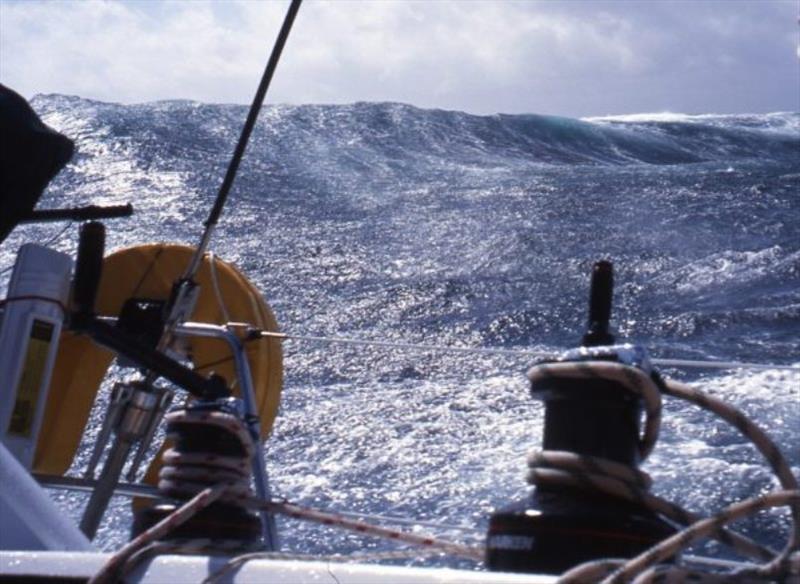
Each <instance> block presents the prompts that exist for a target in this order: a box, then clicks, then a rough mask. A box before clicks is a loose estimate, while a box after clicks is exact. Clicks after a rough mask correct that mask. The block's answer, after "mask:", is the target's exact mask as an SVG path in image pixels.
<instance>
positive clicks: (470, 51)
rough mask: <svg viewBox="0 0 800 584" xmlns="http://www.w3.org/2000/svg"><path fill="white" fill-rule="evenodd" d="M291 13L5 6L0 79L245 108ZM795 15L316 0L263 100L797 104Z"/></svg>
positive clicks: (555, 105) (629, 4) (137, 5)
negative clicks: (285, 20)
mask: <svg viewBox="0 0 800 584" xmlns="http://www.w3.org/2000/svg"><path fill="white" fill-rule="evenodd" d="M285 8H286V4H285V3H283V2H254V1H228V2H205V1H200V0H195V1H193V2H160V3H159V2H140V1H130V2H110V1H108V2H103V1H99V0H88V1H81V2H36V1H10V0H0V80H1V81H2V82H3V83H7V84H8V85H10V86H12V87H14V88H16V89H17V90H19V91H21V92H22V93H23V94H27V95H29V96H30V95H32V94H33V93H37V92H42V93H43V92H58V93H70V94H77V95H81V96H84V97H91V98H95V99H102V100H109V101H122V102H139V101H151V100H156V99H170V98H189V99H196V100H201V101H211V102H237V103H248V102H249V101H250V99H251V98H252V95H253V93H254V91H255V88H256V85H257V83H258V79H259V76H260V74H261V72H262V70H263V67H264V63H265V61H266V57H267V55H268V52H269V50H270V48H271V46H272V42H273V40H274V38H275V35H276V34H277V31H278V28H279V26H280V22H281V20H282V18H283V13H284V10H285ZM796 19H797V14H796V6H795V4H794V2H792V1H788V2H783V1H779V2H770V1H756V2H749V1H739V2H731V3H721V2H709V1H697V2H691V3H689V2H671V1H662V2H644V1H643V2H637V1H626V2H605V1H593V2H587V1H581V0H574V1H565V2H555V1H539V2H530V1H526V2H523V1H520V2H515V1H506V2H496V1H487V2H484V1H471V2H466V1H445V0H440V1H437V2H421V1H412V0H405V1H388V0H385V1H381V2H377V1H376V2H366V1H363V0H359V1H344V0H340V1H336V2H328V1H316V2H315V1H307V2H306V3H305V4H304V5H303V7H302V8H301V11H300V14H299V15H298V18H297V22H296V23H295V29H294V31H293V32H292V36H291V38H290V40H289V43H288V44H287V48H286V51H285V56H284V60H283V61H282V63H281V66H280V68H279V69H278V73H277V74H276V77H275V81H274V85H273V88H272V89H271V93H270V96H269V100H270V101H272V102H290V103H308V102H317V103H319V102H328V103H330V102H339V103H341V102H352V101H359V100H361V101H404V102H409V103H414V104H417V105H420V106H423V107H442V108H448V109H462V110H467V111H473V112H477V113H491V112H496V111H507V112H542V113H558V114H564V115H594V114H598V115H599V114H607V113H630V112H634V111H658V110H673V111H694V112H710V111H717V112H723V111H768V110H773V111H774V110H787V109H794V110H796V109H798V106H797V103H798V100H800V96H799V95H798V92H800V89H798V84H800V79H798V63H797V57H796V52H797V22H796Z"/></svg>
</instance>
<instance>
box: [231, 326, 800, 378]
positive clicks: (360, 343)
mask: <svg viewBox="0 0 800 584" xmlns="http://www.w3.org/2000/svg"><path fill="white" fill-rule="evenodd" d="M229 324H238V323H229ZM244 326H247V325H244ZM257 334H258V335H259V336H261V337H268V338H271V339H281V340H285V341H302V342H309V343H329V344H337V345H352V346H357V347H376V348H383V349H402V350H410V351H423V352H441V353H458V354H465V355H500V356H506V357H525V358H526V359H557V358H558V357H559V354H558V353H551V352H545V351H531V350H528V349H500V348H493V347H454V346H451V345H430V344H425V343H398V342H392V341H374V340H368V339H357V338H354V337H321V336H312V335H296V334H291V333H278V332H272V331H257ZM650 362H651V363H652V364H653V365H659V366H661V367H681V368H687V369H763V370H777V371H795V372H798V373H800V367H798V366H795V365H772V364H769V363H749V362H746V361H702V360H691V359H650Z"/></svg>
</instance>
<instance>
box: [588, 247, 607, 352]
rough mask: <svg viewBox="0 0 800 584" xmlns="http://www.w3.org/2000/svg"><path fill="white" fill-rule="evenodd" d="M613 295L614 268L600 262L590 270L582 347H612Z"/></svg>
mask: <svg viewBox="0 0 800 584" xmlns="http://www.w3.org/2000/svg"><path fill="white" fill-rule="evenodd" d="M613 295H614V266H613V265H612V264H611V262H609V261H606V260H601V261H599V262H597V263H596V264H595V265H594V267H593V268H592V286H591V291H590V292H589V328H588V330H587V331H586V334H585V335H583V346H584V347H598V346H601V345H613V344H614V335H612V334H611V332H610V330H609V328H610V324H609V323H610V321H611V301H612V298H613Z"/></svg>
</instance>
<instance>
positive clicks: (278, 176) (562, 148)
mask: <svg viewBox="0 0 800 584" xmlns="http://www.w3.org/2000/svg"><path fill="white" fill-rule="evenodd" d="M32 104H33V107H34V108H35V109H36V110H37V112H39V114H40V115H41V116H42V117H43V119H44V120H45V121H46V123H48V124H49V125H51V126H52V127H54V128H56V129H57V130H59V131H61V132H63V133H65V134H66V135H68V136H70V137H72V138H73V139H74V140H75V141H76V145H77V153H76V155H75V157H74V158H73V160H72V162H71V163H70V164H69V166H68V167H67V168H66V169H65V170H64V171H62V172H61V174H60V175H59V176H58V177H57V179H56V180H55V181H54V183H53V184H52V185H51V187H50V188H49V190H48V191H47V193H46V195H45V197H44V199H43V201H42V202H41V203H40V207H63V206H68V205H69V206H75V205H86V204H122V203H127V202H131V203H133V205H134V206H135V209H136V214H135V216H134V217H133V218H131V219H125V220H121V219H117V220H111V221H108V222H107V227H108V247H109V249H114V248H119V247H121V246H128V245H134V244H138V243H144V242H150V241H165V240H166V241H175V242H182V243H186V244H195V243H197V241H198V240H199V237H200V234H201V231H202V222H203V220H204V219H205V218H206V216H207V214H208V211H209V210H210V208H211V205H212V203H213V200H214V197H215V195H216V192H217V189H218V188H219V185H220V183H221V179H222V176H223V174H224V170H225V168H226V165H227V163H228V161H229V159H230V156H231V153H232V151H233V147H234V144H235V142H236V139H237V137H238V133H239V130H240V127H241V125H242V123H243V121H244V118H245V116H246V107H244V106H234V105H210V104H203V103H196V102H191V101H164V102H156V103H147V104H139V105H120V104H114V103H101V102H96V101H90V100H87V99H81V98H79V97H70V96H62V95H42V96H37V97H35V98H34V99H33V102H32ZM77 231H78V227H77V225H72V226H66V229H65V226H63V225H49V226H26V227H23V228H17V229H16V230H15V232H14V233H13V234H12V236H11V237H10V238H9V239H8V240H7V241H6V242H5V243H4V244H3V245H2V247H0V269H2V268H3V267H6V266H8V265H10V264H11V263H12V262H13V254H14V253H15V251H16V249H17V247H18V246H19V245H20V244H21V243H23V242H25V241H31V240H35V241H39V242H46V241H51V242H52V245H53V246H54V247H56V248H58V249H61V250H65V251H71V252H72V251H74V250H75V248H76V240H77ZM212 249H213V250H214V251H215V252H216V253H217V254H218V255H219V256H221V257H222V258H223V259H225V260H228V261H230V262H233V263H235V264H236V265H237V266H238V267H239V268H240V269H241V270H242V271H243V272H244V273H245V274H246V275H247V276H248V277H249V278H250V279H251V280H252V281H253V282H255V283H256V284H257V285H258V286H259V288H260V289H261V290H263V293H264V295H265V297H266V298H267V300H268V302H269V303H270V305H271V306H272V308H273V310H274V312H275V314H276V316H277V318H278V321H279V323H280V326H281V328H282V330H284V331H285V332H289V333H294V334H299V335H318V336H337V337H356V338H359V339H370V340H377V341H389V342H401V343H424V344H433V345H452V346H458V347H497V348H508V349H527V350H532V351H537V350H541V351H560V350H563V349H567V348H570V347H573V346H575V345H576V344H577V343H578V342H579V341H580V338H581V335H582V333H583V332H584V327H585V321H586V311H587V298H588V284H589V273H590V270H591V266H592V264H593V263H594V262H595V261H597V260H600V259H609V260H611V261H613V262H614V266H615V273H616V283H617V284H616V290H615V301H614V319H615V330H616V332H617V335H618V338H619V339H620V340H630V341H632V342H636V343H640V344H643V345H645V346H646V347H647V348H648V349H650V351H651V354H652V355H653V356H656V357H662V358H665V357H675V358H687V359H721V360H726V361H729V360H740V361H749V362H760V363H773V364H781V365H800V114H798V113H796V112H792V113H773V114H759V115H679V114H653V115H647V114H644V115H634V116H622V117H609V118H594V119H581V120H579V119H570V118H561V117H552V116H540V115H494V116H474V115H469V114H466V113H462V112H455V111H442V110H425V109H419V108H416V107H412V106H409V105H403V104H397V103H356V104H353V105H331V106H326V105H304V106H284V105H279V106H267V107H265V108H264V110H263V111H262V113H261V116H260V119H259V122H258V125H257V128H256V130H255V133H254V134H253V138H252V141H251V143H250V145H249V147H248V150H247V153H246V155H245V158H244V161H243V163H242V166H241V168H240V172H239V175H238V177H237V180H236V184H235V186H234V188H233V191H232V193H231V197H230V200H229V202H228V205H227V207H226V209H225V212H224V214H223V216H222V220H221V223H220V225H219V228H218V230H217V231H216V233H215V235H214V239H213V243H212ZM7 279H8V272H7V271H6V272H5V273H4V274H2V281H0V285H2V286H5V284H6V282H7ZM532 363H533V360H532V359H531V358H529V357H519V356H517V357H513V356H486V355H468V354H449V353H446V352H425V351H409V350H404V349H399V348H395V349H386V348H358V347H351V346H339V345H328V344H325V345H323V344H314V343H302V342H297V341H293V342H286V343H285V386H284V389H283V395H282V406H281V412H280V415H279V417H278V419H277V421H276V425H275V427H274V431H273V434H272V436H271V437H270V438H269V440H268V441H267V443H266V461H265V462H266V465H267V468H268V470H269V474H270V478H271V481H272V485H273V489H274V491H275V495H276V496H279V497H285V498H287V499H289V500H292V501H295V502H297V503H300V504H305V505H311V506H315V507H320V508H323V509H329V510H347V511H356V512H362V513H367V514H377V515H391V516H396V517H405V518H413V519H416V520H420V521H425V522H431V523H435V524H437V525H441V527H439V528H431V527H428V526H425V527H423V526H404V528H405V529H411V530H414V531H417V532H423V531H429V530H431V529H433V531H434V532H435V533H436V534H437V535H438V536H440V537H444V538H448V539H452V540H456V541H462V542H467V543H479V542H480V541H481V538H482V537H483V532H484V530H485V528H486V525H487V521H488V517H489V515H490V513H491V511H492V510H493V509H495V508H498V507H501V506H503V505H505V504H506V503H508V502H510V501H512V500H515V499H518V498H520V497H522V496H524V495H525V493H526V492H527V489H528V487H527V485H526V484H525V481H524V474H525V455H526V453H527V451H529V450H530V449H532V448H535V447H537V446H538V445H539V444H540V439H541V431H542V412H543V410H542V405H541V404H540V403H538V402H535V401H533V400H532V399H531V398H530V396H529V393H528V384H527V381H526V371H527V369H528V368H529V367H530V366H531V364H532ZM664 373H665V374H666V375H668V376H672V377H674V378H676V379H680V380H684V381H688V382H690V383H692V384H694V385H696V386H697V387H699V388H701V389H703V390H705V391H708V392H711V393H712V394H714V395H716V396H718V397H721V398H724V399H726V400H728V401H730V402H731V403H733V404H735V405H736V406H738V407H739V408H741V409H742V410H744V411H745V412H746V413H747V414H748V415H749V416H751V417H752V418H753V419H755V420H756V421H757V422H758V423H760V424H761V425H763V426H764V427H766V428H767V429H768V431H769V432H770V434H771V435H772V437H773V438H774V439H775V441H776V442H777V443H778V444H779V445H781V447H782V449H783V452H784V454H785V455H786V456H787V457H788V459H789V461H790V464H791V465H792V467H793V469H794V472H795V474H796V475H798V474H800V405H799V404H800V375H798V373H796V372H786V371H779V370H771V371H749V370H724V371H718V370H684V369H668V370H665V371H664ZM106 391H107V388H105V389H104V390H103V393H101V398H100V402H102V401H103V400H104V399H105V392H106ZM100 415H101V410H100V408H99V407H98V408H96V411H95V413H94V415H93V418H92V421H91V422H90V424H91V428H90V430H92V431H96V428H97V424H98V420H99V417H100ZM92 435H93V432H90V433H89V437H88V438H87V439H86V440H85V441H84V447H83V449H82V451H81V453H79V456H78V459H77V461H76V464H75V465H74V468H73V472H74V473H75V474H77V473H79V472H80V470H81V467H82V465H84V464H85V461H86V458H87V451H88V448H89V447H90V446H91V440H92V438H91V436H92ZM645 470H647V472H649V473H650V474H651V475H652V477H653V479H654V483H655V486H654V491H655V492H656V493H657V494H659V495H662V496H665V497H667V498H670V499H672V500H674V501H676V502H677V503H679V504H681V505H684V506H686V507H687V508H689V509H691V510H694V511H697V512H701V513H708V512H711V511H713V510H717V509H720V508H722V507H724V506H726V505H728V504H730V503H732V502H735V501H737V500H740V499H743V498H747V497H751V496H754V495H758V494H763V493H765V492H767V491H769V490H771V489H773V488H775V486H776V482H775V479H774V478H773V477H772V475H771V474H770V472H769V471H768V470H767V469H766V467H765V466H764V464H763V461H762V460H761V458H760V457H759V455H758V454H757V453H756V452H755V450H754V449H753V448H752V447H751V446H750V445H749V444H748V443H747V442H746V440H745V439H743V438H742V437H741V436H740V435H739V434H738V433H737V431H736V430H734V429H732V428H730V427H728V426H727V425H725V424H724V423H722V422H719V421H717V420H716V419H715V418H714V417H713V416H711V415H709V414H707V413H704V412H701V411H699V410H698V409H697V408H695V407H693V406H690V405H688V404H685V403H679V402H675V401H671V400H668V401H667V403H666V416H665V420H664V425H663V429H662V435H661V439H660V442H659V445H658V447H657V448H656V451H655V453H654V454H653V455H652V456H651V457H650V459H648V461H647V462H646V464H645ZM52 494H53V496H54V498H56V499H57V500H58V501H59V504H60V505H62V506H63V507H64V508H65V509H66V510H67V512H68V513H70V514H72V515H73V516H75V517H79V516H80V512H81V508H82V505H83V504H84V503H85V497H83V496H82V495H74V494H70V495H67V494H64V493H61V492H56V491H53V492H52ZM128 518H129V512H128V501H127V500H125V499H119V500H116V499H115V501H114V503H113V505H112V511H111V513H110V517H109V518H108V520H107V521H106V522H105V523H104V524H103V526H102V528H101V531H100V535H99V539H98V541H99V542H100V544H101V546H103V547H104V548H107V549H110V548H114V547H117V546H119V545H120V544H121V543H122V542H124V541H125V540H126V538H127V529H128ZM788 525H789V520H788V514H787V513H785V512H783V511H774V512H770V513H764V514H762V515H760V516H758V517H757V518H756V519H753V520H747V521H743V522H741V523H740V524H739V527H740V528H741V530H742V531H743V532H745V533H747V534H748V535H750V536H753V537H756V538H757V539H759V540H761V541H763V542H766V543H769V544H770V545H773V546H781V545H782V543H783V541H784V538H785V536H786V533H787V530H788ZM279 527H280V531H281V539H282V546H283V549H284V550H287V551H296V552H304V553H312V554H329V553H334V552H343V553H347V552H350V551H355V550H389V549H395V544H392V543H387V542H382V541H377V540H373V539H370V538H365V537H363V536H354V535H350V534H346V533H342V532H338V531H333V530H330V529H324V528H320V527H317V526H314V525H310V524H304V523H300V522H297V521H293V520H287V521H284V520H280V523H279ZM462 527H466V529H461V528H462ZM457 528H458V529H457ZM702 551H703V552H704V553H714V554H719V555H722V556H726V557H731V556H729V554H727V552H725V551H724V550H720V549H718V548H717V547H716V546H708V547H705V548H702ZM409 562H410V563H428V564H430V563H433V564H436V565H451V566H455V565H460V566H470V565H471V564H469V563H466V564H464V563H459V562H456V561H454V560H452V559H448V558H434V559H428V560H410V561H409Z"/></svg>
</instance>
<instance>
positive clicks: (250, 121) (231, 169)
mask: <svg viewBox="0 0 800 584" xmlns="http://www.w3.org/2000/svg"><path fill="white" fill-rule="evenodd" d="M301 3H302V0H292V3H291V5H290V6H289V10H288V11H287V12H286V17H285V18H284V19H283V25H282V26H281V30H280V32H279V33H278V38H277V39H276V40H275V45H274V46H273V47H272V54H270V57H269V61H268V62H267V67H266V69H264V74H263V75H262V76H261V83H259V85H258V90H257V91H256V95H255V97H254V98H253V103H252V104H251V105H250V111H249V113H248V114H247V120H246V121H245V123H244V127H243V128H242V133H241V134H240V136H239V142H238V143H237V144H236V149H235V150H234V151H233V157H232V158H231V162H230V164H229V165H228V170H227V172H226V173H225V178H224V179H223V181H222V185H221V186H220V188H219V192H218V193H217V199H216V201H215V202H214V207H213V208H212V209H211V213H210V214H209V216H208V219H206V222H205V223H204V225H205V231H203V236H202V238H201V239H200V244H199V245H198V246H197V250H196V251H195V254H194V256H193V257H192V261H191V262H190V263H189V266H188V267H187V269H186V273H185V274H184V275H183V278H184V279H185V280H191V279H192V278H194V275H195V274H196V273H197V270H198V268H199V267H200V262H201V260H202V259H203V254H205V252H206V250H207V249H208V244H209V242H210V240H211V235H212V232H213V230H214V227H215V226H216V225H217V221H218V220H219V216H220V215H221V214H222V209H223V207H224V206H225V201H226V200H227V199H228V194H229V193H230V190H231V187H232V186H233V181H234V179H235V178H236V172H237V171H238V170H239V163H240V162H241V161H242V156H243V155H244V151H245V148H247V143H248V141H249V140H250V134H251V133H252V132H253V128H254V127H255V125H256V120H257V119H258V113H259V112H260V111H261V106H262V105H263V103H264V97H265V96H266V94H267V89H269V85H270V82H271V81H272V76H273V74H274V73H275V69H276V68H277V67H278V62H279V61H280V58H281V53H282V52H283V47H284V45H285V44H286V39H288V38H289V32H290V31H291V30H292V24H293V23H294V18H295V16H297V11H298V10H300V4H301Z"/></svg>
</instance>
